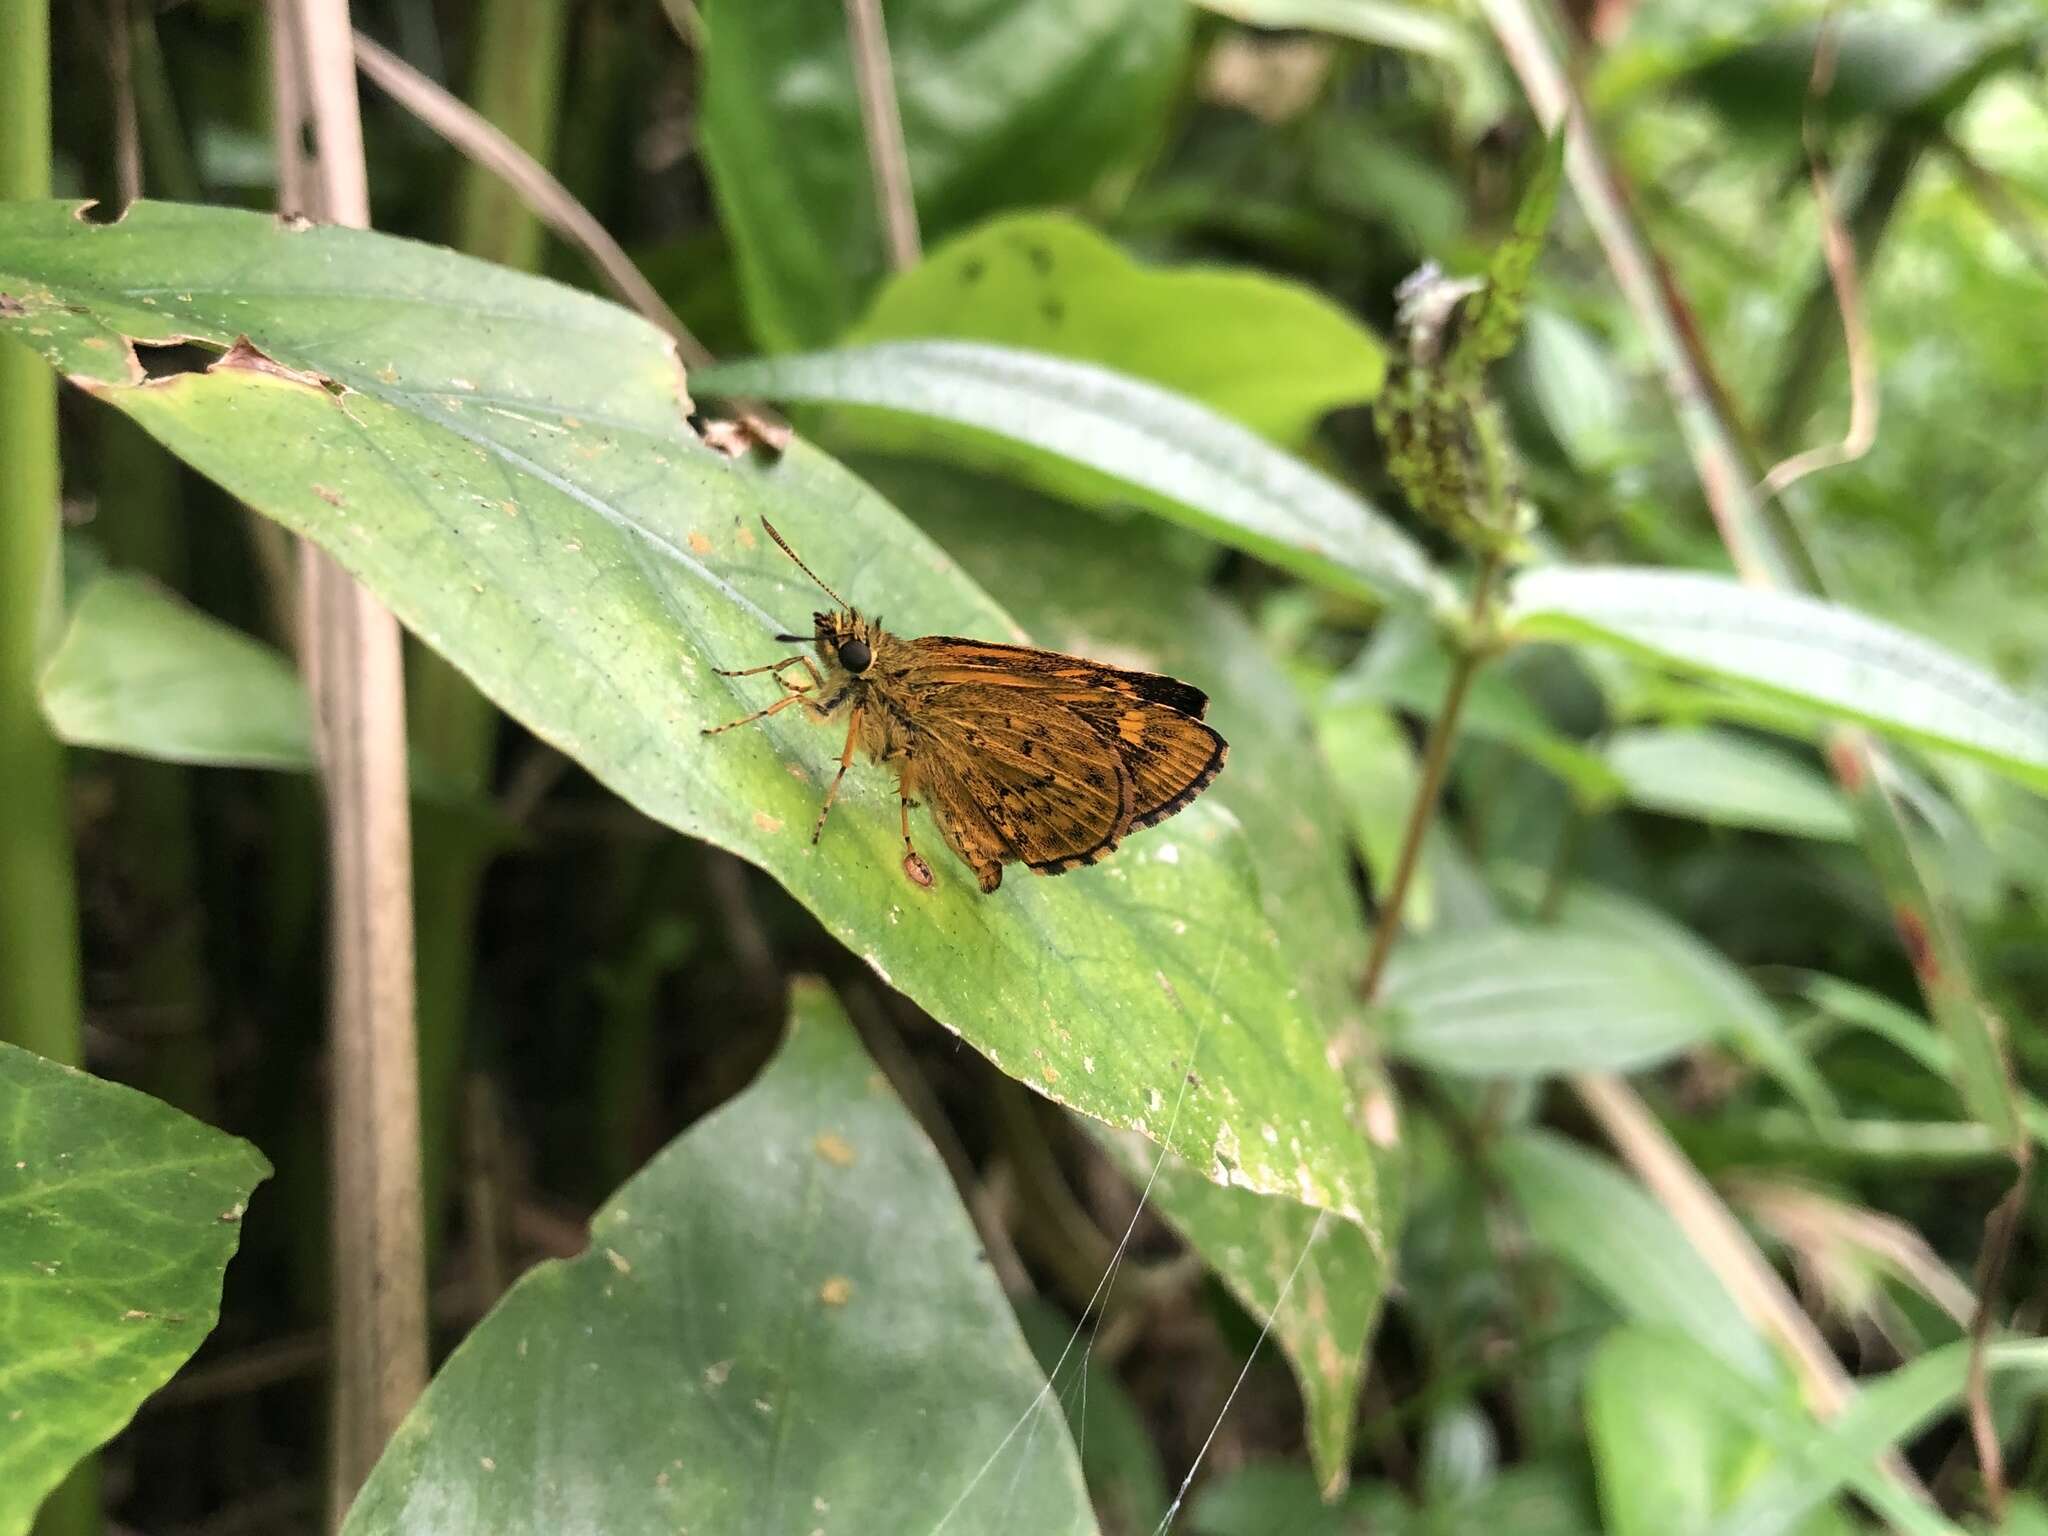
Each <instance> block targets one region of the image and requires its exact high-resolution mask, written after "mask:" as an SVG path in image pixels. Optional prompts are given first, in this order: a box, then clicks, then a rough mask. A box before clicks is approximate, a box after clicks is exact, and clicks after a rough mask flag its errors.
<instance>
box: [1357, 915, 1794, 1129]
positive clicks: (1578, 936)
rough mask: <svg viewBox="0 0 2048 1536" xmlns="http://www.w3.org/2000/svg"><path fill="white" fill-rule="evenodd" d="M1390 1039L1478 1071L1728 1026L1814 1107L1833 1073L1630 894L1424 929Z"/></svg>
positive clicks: (1398, 983)
mask: <svg viewBox="0 0 2048 1536" xmlns="http://www.w3.org/2000/svg"><path fill="white" fill-rule="evenodd" d="M1384 998H1385V1003H1386V1007H1387V1010H1388V1019H1387V1027H1386V1041H1387V1048H1388V1049H1389V1050H1390V1051H1392V1052H1393V1053H1394V1054H1395V1055H1397V1056H1402V1057H1405V1058H1407V1059H1410V1060H1414V1061H1419V1062H1421V1063H1423V1064H1424V1065H1427V1066H1431V1067H1435V1068H1437V1069H1439V1070H1441V1071H1450V1072H1464V1073H1472V1074H1477V1075H1481V1076H1526V1075H1537V1074H1544V1073H1551V1072H1588V1071H1607V1072H1619V1071H1632V1070H1635V1069H1638V1068H1641V1067H1646V1066H1650V1065H1653V1064H1655V1063H1657V1062H1659V1061H1662V1060H1665V1059H1667V1058H1669V1057H1670V1056H1672V1055H1673V1054H1675V1053H1676V1052H1678V1051H1680V1050H1683V1049H1685V1048H1686V1047H1688V1046H1691V1045H1696V1044H1698V1043H1700V1042H1702V1041H1706V1040H1720V1039H1726V1040H1729V1041H1731V1042H1732V1043H1734V1044H1736V1045H1737V1046H1739V1047H1740V1048H1741V1049H1743V1050H1744V1052H1745V1053H1746V1054H1749V1055H1750V1056H1752V1057H1753V1058H1754V1059H1756V1060H1758V1061H1759V1062H1760V1063H1761V1064H1762V1065H1764V1066H1765V1067H1766V1068H1768V1069H1769V1070H1770V1071H1771V1072H1772V1073H1773V1074H1774V1075H1776V1076H1778V1077H1779V1078H1780V1079H1781V1080H1783V1081H1785V1082H1786V1084H1787V1086H1788V1087H1789V1088H1791V1089H1792V1091H1793V1092H1795V1093H1796V1094H1798V1095H1799V1097H1800V1098H1801V1099H1802V1100H1803V1101H1804V1102H1806V1103H1807V1105H1808V1106H1809V1107H1810V1108H1811V1109H1812V1110H1813V1111H1814V1112H1815V1113H1827V1112H1830V1111H1831V1110H1832V1107H1833V1101H1832V1099H1831V1098H1830V1096H1829V1094H1828V1091H1827V1087H1826V1085H1825V1083H1823V1082H1822V1081H1821V1080H1820V1079H1819V1077H1818V1076H1817V1075H1816V1074H1815V1073H1814V1071H1813V1069H1812V1067H1811V1066H1810V1065H1809V1064H1808V1063H1807V1062H1806V1061H1805V1059H1804V1057H1802V1056H1800V1055H1799V1053H1798V1051H1797V1050H1796V1049H1795V1048H1794V1047H1793V1045H1792V1044H1791V1042H1790V1040H1789V1039H1787V1038H1786V1036H1785V1034H1784V1030H1783V1026H1782V1025H1781V1023H1780V1022H1779V1019H1778V1016H1777V1014H1776V1012H1775V1010H1773V1009H1772V1008H1771V1006H1770V1004H1769V1003H1768V1002H1767V1001H1766V1000H1765V999H1764V998H1763V996H1762V995H1761V994H1760V993H1758V992H1757V990H1756V989H1755V988H1754V987H1753V986H1752V985H1750V983H1749V981H1748V979H1747V978H1746V977H1744V976H1743V975H1742V974H1741V973H1740V972H1738V971H1736V970H1735V969H1734V968H1733V967H1732V966H1730V965H1729V964H1728V963H1727V962H1726V961H1725V960H1723V959H1722V958H1721V957H1720V956H1719V955H1718V954H1716V953H1715V952H1714V951H1713V950H1711V949H1709V948H1707V947H1706V946H1705V945H1704V944H1701V943H1700V942H1699V941H1698V940H1697V939H1695V938H1693V937H1692V936H1691V935H1690V934H1688V933H1686V932H1685V931H1684V930H1683V929H1681V928H1680V927H1678V925H1676V924H1674V923H1672V922H1670V921H1669V920H1667V919H1665V918H1662V917H1660V916H1658V915H1657V914H1656V913H1654V912H1652V911H1651V910H1650V909H1648V908H1646V907H1642V906H1640V905H1638V904H1636V903H1633V902H1630V901H1628V900H1626V899H1625V898H1622V897H1618V896H1613V895H1608V894H1604V893H1599V892H1595V891H1591V890H1582V891H1574V892H1572V893H1571V894H1570V895H1569V897H1568V899H1567V901H1566V902H1565V904H1564V906H1563V909H1562V911H1561V914H1560V920H1559V921H1558V922H1556V923H1553V924H1548V925H1544V926H1526V927H1525V926H1521V925H1516V924H1509V923H1495V924H1491V925H1487V926H1481V927H1468V928H1457V929H1453V930H1450V931H1447V932H1442V933H1429V934H1424V935H1418V936H1416V937H1414V938H1411V939H1409V940H1408V941H1406V942H1404V943H1403V944H1402V945H1400V946H1399V947H1398V948H1397V949H1396V950H1395V951H1394V956H1393V960H1392V962H1391V964H1390V965H1389V967H1388V971H1387V981H1386V989H1385V993H1384Z"/></svg>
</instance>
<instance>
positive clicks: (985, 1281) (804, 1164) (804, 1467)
mask: <svg viewBox="0 0 2048 1536" xmlns="http://www.w3.org/2000/svg"><path fill="white" fill-rule="evenodd" d="M791 1013H792V1017H791V1023H790V1032H789V1037H788V1039H787V1040H786V1041H785V1042H784V1044H783V1047H782V1050H781V1052H780V1053H779V1054H778V1055H777V1056H776V1057H775V1059H774V1060H773V1061H772V1062H770V1064H769V1066H768V1068H767V1070H766V1071H764V1072H763V1073H762V1075H761V1076H760V1077H759V1078H758V1079H757V1080H756V1081H755V1082H754V1084H753V1085H752V1086H751V1087H750V1088H748V1089H747V1090H746V1092H744V1093H742V1094H741V1095H740V1097H739V1098H737V1099H735V1100H734V1101H733V1102H732V1103H730V1104H728V1105H726V1106H725V1107H724V1108H722V1109H719V1110H717V1111H715V1112H714V1113H712V1114H711V1115H710V1116H708V1117H707V1118H706V1119H704V1120H703V1121H701V1122H700V1123H699V1124H697V1125H696V1126H694V1127H692V1128H691V1129H690V1130H688V1131H686V1132H685V1133H684V1134H683V1135H682V1136H680V1137H678V1138H677V1139H676V1140H675V1141H673V1142H671V1143H670V1144H669V1145H668V1146H667V1147H666V1148H665V1149H664V1150H663V1151H662V1152H660V1153H659V1154H658V1155H657V1156H656V1157H655V1158H654V1160H653V1161H652V1162H650V1163H649V1164H648V1165H647V1167H646V1168H644V1169H642V1170H641V1172H640V1173H638V1174H637V1175H635V1176H634V1177H633V1178H632V1179H630V1180H628V1181H627V1182H626V1183H625V1184H624V1185H623V1186H621V1187H620V1189H619V1190H618V1192H617V1193H616V1194H614V1195H613V1196H612V1198H611V1199H610V1200H609V1201H607V1202H606V1203H605V1205H604V1207H603V1209H601V1210H600V1211H599V1212H598V1213H597V1215H596V1216H595V1217H593V1218H592V1220H591V1228H590V1249H589V1251H588V1252H586V1253H585V1254H583V1255H582V1256H581V1257H580V1258H576V1259H572V1260H568V1261H566V1262H564V1261H554V1262H550V1263H546V1264H543V1265H541V1266H540V1267H539V1268H537V1269H535V1270H533V1271H531V1272H529V1273H528V1274H527V1275H526V1276H525V1277H523V1278H522V1279H521V1280H520V1281H519V1283H518V1284H517V1285H515V1286H514V1287H513V1288H512V1290H511V1292H510V1293H509V1294H507V1296H506V1297H505V1299H504V1300H503V1301H501V1302H500V1303H499V1304H498V1305H497V1306H496V1307H495V1308H493V1309H492V1311H491V1314H490V1315H489V1316H488V1317H486V1318H485V1319H484V1321H483V1322H481V1323H480V1324H478V1325H477V1327H476V1328H475V1329H474V1330H473V1331H472V1332H471V1333H470V1335H469V1337H468V1338H467V1339H465V1340H464V1341H463V1343H462V1346H461V1347H460V1348H459V1349H457V1350H456V1352H455V1353H454V1355H453V1356H452V1357H450V1359H449V1361H448V1363H447V1364H446V1365H444V1366H443V1367H442V1368H441V1371H440V1373H439V1374H438V1375H437V1376H436V1377H435V1378H434V1381H433V1384H432V1385H431V1386H429V1387H428V1389H427V1393H426V1395H425V1396H424V1397H423V1398H422V1399H421V1400H420V1402H419V1404H418V1405H417V1406H416V1407H415V1408H414V1409H413V1411H412V1413H411V1414H410V1415H408V1416H407V1418H406V1420H405V1422H404V1424H402V1425H401V1426H400V1427H399V1430H398V1433H397V1434H396V1435H395V1436H394V1437H393V1439H392V1442H391V1445H390V1447H389V1448H388V1449H387V1450H386V1451H385V1453H384V1456H383V1458H382V1460H380V1461H379V1462H378V1464H377V1468H376V1470H375V1471H374V1472H373V1473H372V1474H371V1476H370V1480H369V1482H368V1484H367V1485H366V1486H365V1487H364V1489H363V1492H362V1494H361V1496H360V1497H359V1498H358V1499H357V1501H356V1505H355V1508H354V1509H353V1510H352V1511H351V1512H350V1515H349V1518H348V1522H347V1524H346V1526H345V1527H344V1531H345V1532H346V1536H385V1533H397V1532H418V1533H426V1532H442V1531H448V1530H454V1529H461V1530H474V1531H486V1530H487V1531H491V1532H494V1533H496V1536H518V1533H521V1532H534V1533H542V1532H545V1533H548V1536H555V1533H558V1532H561V1531H565V1530H571V1529H575V1530H592V1531H654V1530H659V1531H664V1532H667V1531H675V1530H690V1531H730V1530H738V1529H741V1528H751V1529H759V1530H764V1531H767V1530H773V1531H797V1532H802V1531H810V1530H813V1529H821V1528H822V1529H826V1530H844V1531H933V1530H937V1529H940V1528H941V1526H942V1525H943V1527H944V1528H945V1529H947V1530H949V1531H959V1532H962V1533H967V1532H979V1531H993V1530H997V1529H1001V1528H1003V1527H1004V1526H1006V1525H1007V1526H1009V1527H1011V1528H1013V1529H1018V1530H1029V1531H1034V1532H1036V1531H1044V1532H1048V1533H1052V1532H1073V1533H1093V1532H1094V1531H1095V1530H1096V1525H1095V1522H1094V1519H1093V1518H1092V1517H1091V1516H1090V1514H1089V1512H1088V1505H1087V1497H1086V1494H1085V1492H1084V1491H1083V1488H1082V1483H1081V1469H1080V1465H1079V1462H1078V1461H1077V1459H1076V1457H1075V1454H1074V1447H1073V1443H1072V1441H1070V1440H1069V1439H1068V1437H1067V1430H1066V1425H1065V1423H1064V1422H1063V1421H1062V1419H1061V1417H1060V1411H1059V1407H1058V1405H1057V1404H1056V1403H1055V1402H1054V1401H1053V1398H1052V1394H1051V1392H1050V1391H1049V1390H1048V1389H1047V1388H1046V1387H1045V1385H1044V1378H1043V1377H1042V1376H1041V1375H1040V1374H1039V1371H1038V1368H1037V1365H1036V1364H1035V1362H1034V1361H1033V1360H1032V1358H1031V1353H1030V1350H1029V1348H1028V1347H1027V1346H1026V1344H1025V1342H1024V1340H1023V1337H1022V1336H1021V1335H1020V1334H1019V1332H1018V1330H1017V1324H1016V1320H1015V1318H1013V1317H1012V1316H1011V1314H1010V1309H1009V1306H1008V1304H1007V1303H1006V1302H1005V1301H1004V1299H1003V1294H1002V1291H1001V1289H1000V1287H998V1285H997V1284H996V1281H995V1277H994V1275H993V1274H992V1273H991V1272H990V1270H989V1268H988V1264H987V1261H986V1260H985V1259H984V1258H982V1257H981V1256H980V1246H981V1245H980V1241H979V1239H978V1238H977V1237H976V1235H975V1231H974V1227H973V1225H972V1223H971V1222H970V1221H969V1220H968V1217H967V1213H966V1212H965V1210H963V1209H962V1208H961V1205H960V1201H959V1197H958V1195H957V1194H956V1193H955V1191H954V1189H953V1185H952V1181H951V1179H950V1178H949V1177H948V1176H947V1173H946V1169H945V1165H944V1164H943V1163H942V1162H941V1161H940V1160H939V1156H938V1154H937V1153H936V1152H935V1151H933V1150H932V1147H931V1144H930V1143H929V1142H927V1141H926V1140H925V1139H924V1135H923V1133H922V1132H921V1131H920V1130H919V1129H918V1127H917V1124H916V1122H915V1121H914V1120H912V1119H911V1117H910V1115H909V1114H908V1113H906V1112H905V1110H904V1109H903V1107H902V1105H900V1104H899V1103H897V1102H896V1100H895V1098H894V1097H893V1096H892V1095H891V1094H890V1093H889V1091H888V1089H887V1088H886V1087H885V1086H884V1085H883V1083H882V1080H881V1078H880V1075H879V1074H878V1073H876V1072H875V1070H874V1068H873V1065H872V1063H871V1062H869V1060H868V1059H867V1057H866V1056H865V1055H864V1054H863V1053H862V1051H861V1049H860V1046H859V1043H858V1042H857V1041H856V1039H855V1038H854V1035H853V1032H852V1030H851V1028H850V1027H849V1026H848V1025H847V1023H846V1018H845V1015H844V1014H843V1013H841V1011H840V1009H839V1006H838V1004H837V1002H836V1001H835V1000H834V999H833V998H832V996H831V994H830V993H829V992H827V991H826V990H825V989H824V987H822V986H821V985H819V984H818V983H816V982H809V981H804V982H799V983H798V984H797V987H796V989H795V993H794V996H793V999H792V1007H791ZM1013 1431H1015V1432H1014V1433H1013Z"/></svg>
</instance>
